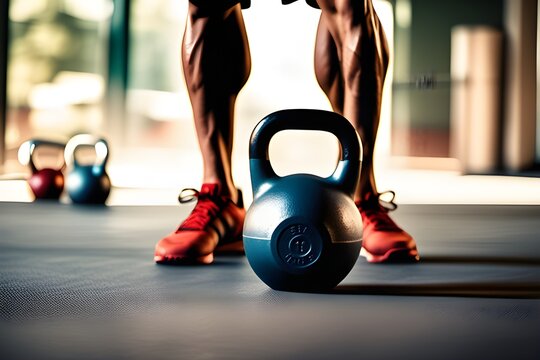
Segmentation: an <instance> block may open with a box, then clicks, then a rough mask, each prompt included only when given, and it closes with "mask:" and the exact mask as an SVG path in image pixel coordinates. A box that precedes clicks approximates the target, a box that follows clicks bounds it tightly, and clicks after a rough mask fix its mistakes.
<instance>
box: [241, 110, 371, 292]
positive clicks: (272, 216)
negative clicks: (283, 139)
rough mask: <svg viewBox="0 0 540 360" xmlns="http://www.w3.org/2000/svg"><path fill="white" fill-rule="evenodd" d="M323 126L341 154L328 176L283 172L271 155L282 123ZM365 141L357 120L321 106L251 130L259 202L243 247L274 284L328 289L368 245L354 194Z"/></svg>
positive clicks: (260, 273) (282, 113) (311, 127)
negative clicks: (278, 170)
mask: <svg viewBox="0 0 540 360" xmlns="http://www.w3.org/2000/svg"><path fill="white" fill-rule="evenodd" d="M287 129H299V130H323V131H328V132H331V133H333V134H334V135H336V137H337V138H338V140H339V141H340V144H341V150H342V151H341V160H340V161H339V163H338V166H337V168H336V170H335V171H334V173H333V174H332V175H331V176H330V177H328V178H321V177H318V176H315V175H310V174H292V175H288V176H283V177H280V176H277V175H276V174H275V172H274V171H273V169H272V167H271V165H270V161H269V159H268V145H269V142H270V139H271V137H272V136H273V135H274V134H276V133H277V132H279V131H281V130H287ZM360 166H361V145H360V142H359V140H358V135H357V133H356V131H355V130H354V128H353V127H352V125H351V124H350V123H349V121H347V120H346V119H345V118H343V117H341V116H340V115H338V114H336V113H333V112H328V111H322V110H302V109H295V110H283V111H278V112H276V113H273V114H270V115H268V116H267V117H266V118H264V119H263V120H261V122H259V124H258V125H257V127H256V128H255V130H254V131H253V134H252V137H251V141H250V172H251V180H252V187H253V192H254V193H253V198H254V200H253V203H252V205H251V206H250V208H249V209H248V212H247V214H246V219H245V223H244V232H243V240H244V248H245V251H246V256H247V259H248V261H249V264H250V266H251V267H252V268H253V270H254V271H255V273H256V274H257V276H258V277H259V278H260V279H261V280H263V281H264V282H265V283H266V284H267V285H268V286H270V287H271V288H273V289H275V290H285V291H324V290H328V289H331V288H333V287H335V286H336V285H337V284H339V283H340V282H341V281H342V280H343V279H344V278H345V276H347V274H348V273H349V272H350V270H351V269H352V268H353V266H354V264H355V262H356V260H357V259H358V255H359V252H360V248H361V245H362V220H361V217H360V214H359V211H358V209H357V208H356V206H355V204H354V201H353V194H354V191H355V189H356V186H357V184H358V177H359V171H360Z"/></svg>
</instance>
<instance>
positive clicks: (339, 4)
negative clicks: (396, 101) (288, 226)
mask: <svg viewBox="0 0 540 360" xmlns="http://www.w3.org/2000/svg"><path fill="white" fill-rule="evenodd" d="M317 2H318V4H319V7H320V8H321V10H322V14H321V19H320V22H319V27H318V30H317V41H316V48H315V73H316V76H317V79H318V82H319V84H320V86H321V88H322V89H323V91H324V92H325V93H326V94H327V96H328V98H329V100H330V103H331V104H332V107H333V109H334V111H336V112H338V113H340V114H342V115H344V116H345V117H346V118H347V119H349V121H351V123H352V124H353V125H354V127H355V128H356V130H357V131H358V133H359V135H360V138H361V140H362V145H363V162H362V176H361V177H360V182H359V186H358V188H357V191H356V193H355V201H356V203H357V205H358V208H359V210H360V213H361V215H362V220H363V224H364V243H363V249H362V254H363V255H364V256H366V258H367V259H368V261H370V262H386V261H392V260H400V261H401V260H404V261H415V260H417V259H418V251H417V250H416V243H415V242H414V239H413V238H412V237H411V236H410V235H409V234H408V233H406V232H405V231H403V230H402V229H401V228H399V226H397V225H396V223H395V222H394V221H393V220H392V219H391V218H390V217H389V216H388V211H389V210H392V207H395V204H393V202H392V200H393V199H392V200H391V201H390V209H389V208H388V207H384V206H382V205H381V204H380V201H379V195H380V194H379V192H378V191H377V186H376V181H375V174H374V168H373V165H374V164H373V151H374V148H375V141H376V138H377V129H378V126H379V117H380V112H381V104H382V90H383V85H384V80H385V77H386V71H387V68H388V61H389V49H388V44H387V41H386V37H385V34H384V30H383V28H382V26H381V23H380V20H379V18H378V16H377V14H376V13H375V10H374V8H373V4H372V1H371V0H364V1H354V0H317Z"/></svg>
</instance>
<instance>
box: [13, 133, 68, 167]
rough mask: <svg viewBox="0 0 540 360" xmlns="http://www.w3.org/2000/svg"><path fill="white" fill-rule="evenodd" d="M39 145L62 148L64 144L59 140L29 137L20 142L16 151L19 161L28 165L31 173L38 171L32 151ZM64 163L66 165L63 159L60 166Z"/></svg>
mask: <svg viewBox="0 0 540 360" xmlns="http://www.w3.org/2000/svg"><path fill="white" fill-rule="evenodd" d="M39 146H48V147H55V148H59V149H62V150H63V149H64V148H65V146H66V145H65V144H63V143H60V142H56V141H50V140H43V139H31V140H28V141H25V142H24V143H22V144H21V146H20V147H19V152H18V158H19V162H20V163H21V165H25V166H26V165H29V166H30V169H31V170H32V173H36V172H37V171H38V169H37V167H36V164H35V162H34V151H35V150H36V149H37V148H38V147H39ZM65 165H66V162H65V159H64V162H63V163H62V167H61V168H62V169H63V168H64V166H65Z"/></svg>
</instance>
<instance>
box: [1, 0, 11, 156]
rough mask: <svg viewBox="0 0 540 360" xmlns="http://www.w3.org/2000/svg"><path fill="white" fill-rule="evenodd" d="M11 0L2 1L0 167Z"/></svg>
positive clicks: (4, 154)
mask: <svg viewBox="0 0 540 360" xmlns="http://www.w3.org/2000/svg"><path fill="white" fill-rule="evenodd" d="M8 40H9V0H0V167H1V166H3V165H4V162H5V160H6V124H7V63H8V47H9V43H8Z"/></svg>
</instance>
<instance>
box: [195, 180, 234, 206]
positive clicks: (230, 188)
mask: <svg viewBox="0 0 540 360" xmlns="http://www.w3.org/2000/svg"><path fill="white" fill-rule="evenodd" d="M205 184H216V185H217V186H218V188H219V195H220V196H223V197H226V198H230V199H231V201H232V202H234V203H235V204H236V203H237V202H238V190H237V189H236V187H235V186H234V184H232V183H229V182H228V181H220V180H216V179H204V180H203V186H204V185H205Z"/></svg>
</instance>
